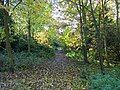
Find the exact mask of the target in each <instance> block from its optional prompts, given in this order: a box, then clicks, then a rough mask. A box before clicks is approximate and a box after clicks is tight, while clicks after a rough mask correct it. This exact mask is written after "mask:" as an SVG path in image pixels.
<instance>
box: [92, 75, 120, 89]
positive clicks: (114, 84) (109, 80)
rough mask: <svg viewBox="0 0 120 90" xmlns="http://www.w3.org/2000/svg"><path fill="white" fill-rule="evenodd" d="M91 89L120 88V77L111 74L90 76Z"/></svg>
mask: <svg viewBox="0 0 120 90" xmlns="http://www.w3.org/2000/svg"><path fill="white" fill-rule="evenodd" d="M90 90H120V79H119V78H118V77H116V76H113V75H111V74H106V75H101V74H96V75H93V76H91V77H90Z"/></svg>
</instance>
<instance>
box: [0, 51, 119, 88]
mask: <svg viewBox="0 0 120 90" xmlns="http://www.w3.org/2000/svg"><path fill="white" fill-rule="evenodd" d="M106 70H107V69H106ZM107 71H109V72H108V73H106V75H104V76H103V75H101V74H100V73H99V68H97V67H96V66H94V65H87V67H86V65H83V64H77V63H76V62H74V61H71V60H68V59H67V57H65V55H64V54H63V53H62V54H61V53H60V52H56V57H55V59H50V60H46V61H44V62H43V63H41V64H39V65H37V66H33V67H32V68H30V69H26V70H21V71H16V72H15V73H14V74H10V73H8V72H4V73H0V80H1V81H0V90H120V76H119V71H120V69H119V68H118V67H114V69H113V68H110V69H108V70H107Z"/></svg>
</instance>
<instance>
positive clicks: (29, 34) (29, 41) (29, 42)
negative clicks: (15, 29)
mask: <svg viewBox="0 0 120 90" xmlns="http://www.w3.org/2000/svg"><path fill="white" fill-rule="evenodd" d="M30 29H31V24H30V13H29V12H28V36H27V39H28V53H29V54H30V51H31V48H30V46H31V45H30V44H31V30H30Z"/></svg>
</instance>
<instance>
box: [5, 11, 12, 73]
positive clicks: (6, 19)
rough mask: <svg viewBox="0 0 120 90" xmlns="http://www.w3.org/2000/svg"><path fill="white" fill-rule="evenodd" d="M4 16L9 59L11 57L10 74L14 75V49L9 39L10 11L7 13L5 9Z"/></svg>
mask: <svg viewBox="0 0 120 90" xmlns="http://www.w3.org/2000/svg"><path fill="white" fill-rule="evenodd" d="M3 14H4V32H5V36H6V50H7V53H8V57H9V64H10V66H9V69H10V72H12V73H14V58H13V54H12V49H11V45H10V39H9V36H10V35H9V26H8V21H9V13H8V11H6V10H5V9H3Z"/></svg>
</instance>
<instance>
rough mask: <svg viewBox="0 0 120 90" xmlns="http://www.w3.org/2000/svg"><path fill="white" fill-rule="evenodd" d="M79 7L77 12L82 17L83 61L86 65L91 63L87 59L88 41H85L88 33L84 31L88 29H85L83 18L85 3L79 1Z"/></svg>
mask: <svg viewBox="0 0 120 90" xmlns="http://www.w3.org/2000/svg"><path fill="white" fill-rule="evenodd" d="M81 5H82V6H81ZM79 6H80V7H78V6H77V11H78V13H79V15H80V29H81V32H80V33H81V39H82V53H83V60H84V62H85V63H89V61H88V57H87V48H86V40H84V39H86V37H85V36H86V33H85V31H84V30H86V28H84V27H83V17H82V16H83V15H82V14H83V2H81V1H80V0H79Z"/></svg>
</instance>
